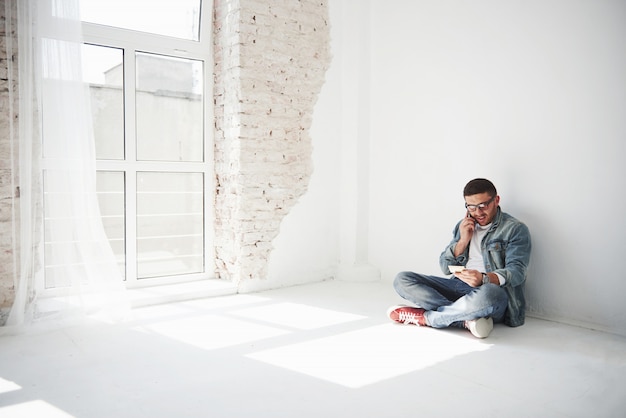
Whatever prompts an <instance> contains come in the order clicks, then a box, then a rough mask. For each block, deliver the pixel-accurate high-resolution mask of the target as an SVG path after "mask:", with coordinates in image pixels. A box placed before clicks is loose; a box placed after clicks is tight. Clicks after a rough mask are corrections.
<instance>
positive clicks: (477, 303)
mask: <svg viewBox="0 0 626 418" xmlns="http://www.w3.org/2000/svg"><path fill="white" fill-rule="evenodd" d="M463 196H464V198H465V208H466V209H467V212H466V216H465V217H464V218H463V219H462V220H461V221H459V222H458V223H457V224H456V226H455V228H454V231H453V238H452V241H451V242H450V244H448V246H447V247H446V248H445V249H444V251H443V252H442V253H441V256H440V257H439V265H440V266H441V269H442V270H443V272H444V273H445V274H451V271H450V267H452V266H462V267H461V270H459V271H458V272H455V273H454V274H453V275H452V276H450V277H446V278H444V277H436V276H427V275H423V274H417V273H413V272H410V271H405V272H401V273H399V274H398V275H397V276H396V278H395V280H394V283H393V286H394V289H395V290H396V292H398V294H399V295H400V296H401V297H402V298H404V299H406V300H407V301H409V302H411V303H412V304H413V305H415V307H411V306H404V305H397V306H393V307H391V308H389V310H388V312H387V313H388V315H389V317H390V318H391V319H392V320H394V321H396V322H400V323H405V324H414V325H420V326H430V327H433V328H445V327H448V326H456V327H464V328H467V329H469V330H470V332H471V333H472V334H473V335H474V336H476V337H477V338H486V337H487V336H489V333H490V332H491V330H492V329H493V323H494V322H496V323H497V322H504V323H505V324H506V325H508V326H511V327H517V326H520V325H523V324H524V319H525V309H526V301H525V299H524V283H525V281H526V271H527V268H528V263H529V261H530V250H531V242H530V233H529V231H528V228H527V227H526V225H524V224H523V223H522V222H520V221H518V220H517V219H515V218H514V217H512V216H511V215H509V214H507V213H504V212H502V210H501V209H500V196H498V193H497V191H496V188H495V186H494V185H493V183H492V182H490V181H489V180H486V179H480V178H479V179H474V180H471V181H470V182H469V183H467V185H466V186H465V188H464V189H463Z"/></svg>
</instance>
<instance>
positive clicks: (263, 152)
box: [214, 0, 330, 283]
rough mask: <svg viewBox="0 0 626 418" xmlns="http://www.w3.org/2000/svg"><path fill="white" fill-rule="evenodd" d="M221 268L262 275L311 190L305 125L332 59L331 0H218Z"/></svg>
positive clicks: (225, 273) (234, 274) (231, 275)
mask: <svg viewBox="0 0 626 418" xmlns="http://www.w3.org/2000/svg"><path fill="white" fill-rule="evenodd" d="M214 34H215V42H214V46H215V82H216V85H215V116H216V118H215V120H216V131H215V169H216V182H217V195H216V201H215V218H216V219H215V244H216V245H215V250H216V258H217V266H216V267H217V271H216V274H217V276H218V277H220V278H226V279H231V280H233V281H235V282H236V283H238V282H239V281H240V280H242V279H249V278H252V279H258V278H265V277H266V275H267V264H268V261H269V255H270V253H271V251H272V240H273V239H274V238H275V237H276V236H277V235H278V232H279V227H280V223H281V220H282V219H283V218H284V216H285V215H286V214H287V213H288V212H289V210H290V209H291V208H292V207H293V205H294V204H295V203H296V201H297V200H298V198H299V197H300V196H301V195H302V194H303V193H304V192H305V191H306V189H307V185H308V182H309V178H310V175H311V171H312V165H311V138H310V137H309V128H310V126H311V119H312V113H313V107H314V105H315V102H316V100H317V96H318V94H319V92H320V90H321V87H322V85H323V83H324V76H325V73H326V70H327V68H328V66H329V63H330V49H329V43H330V37H329V25H328V6H327V4H326V2H325V0H282V1H261V0H215V17H214Z"/></svg>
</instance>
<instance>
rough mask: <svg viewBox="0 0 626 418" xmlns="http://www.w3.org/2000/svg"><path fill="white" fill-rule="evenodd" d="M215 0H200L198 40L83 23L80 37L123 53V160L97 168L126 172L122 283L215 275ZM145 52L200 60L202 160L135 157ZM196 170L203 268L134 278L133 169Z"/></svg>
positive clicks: (152, 283) (135, 284) (99, 164)
mask: <svg viewBox="0 0 626 418" xmlns="http://www.w3.org/2000/svg"><path fill="white" fill-rule="evenodd" d="M212 11H213V1H212V0H202V6H201V13H200V41H192V40H185V39H176V38H171V37H167V36H162V35H154V34H148V33H144V32H137V31H133V30H128V29H121V28H113V27H109V26H103V25H98V24H94V23H88V22H83V24H82V26H83V37H84V42H85V43H88V44H93V45H100V46H105V47H112V48H120V49H122V50H123V54H124V57H123V58H124V66H123V68H124V136H125V142H124V143H125V160H124V161H121V160H120V161H118V160H98V161H97V163H96V168H97V170H98V171H117V172H120V171H121V172H125V173H126V179H125V185H126V187H125V199H124V200H125V203H126V208H125V214H126V216H125V239H126V241H125V242H126V245H125V247H126V256H125V266H126V272H125V277H126V281H125V283H126V287H127V288H136V287H147V286H157V285H163V284H174V283H181V282H189V281H194V280H203V279H211V278H214V277H215V271H214V270H215V268H214V264H215V262H214V260H215V254H214V229H213V225H214V205H213V202H214V191H215V179H214V177H215V176H214V175H213V172H214V157H213V155H214V152H213V128H212V127H213V115H214V111H213V76H212V74H213V46H212V42H213V41H212V18H213V12H212ZM137 52H140V53H142V52H143V53H149V54H158V55H165V56H171V57H177V58H184V59H193V60H200V61H203V62H204V65H203V71H204V82H203V89H204V91H203V97H204V111H203V115H204V129H203V132H204V155H203V161H201V162H170V161H164V162H161V161H136V143H137V142H136V129H135V128H136V126H135V94H134V92H135V84H136V78H135V64H136V62H135V54H136V53H137ZM138 171H139V172H195V173H203V176H204V271H203V272H202V273H193V274H181V275H175V276H164V277H155V278H143V279H138V278H137V245H136V243H137V234H136V231H137V225H136V219H137V217H136V214H137V208H136V194H137V193H136V192H137V190H136V181H135V179H136V174H137V172H138Z"/></svg>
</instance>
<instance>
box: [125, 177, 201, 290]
mask: <svg viewBox="0 0 626 418" xmlns="http://www.w3.org/2000/svg"><path fill="white" fill-rule="evenodd" d="M203 183H204V179H203V175H202V173H153V172H150V173H148V172H142V173H137V278H148V277H157V276H169V275H176V274H186V273H200V272H203V271H204V256H203V254H204V239H203V232H204V205H203V200H204V197H203V190H204V184H203Z"/></svg>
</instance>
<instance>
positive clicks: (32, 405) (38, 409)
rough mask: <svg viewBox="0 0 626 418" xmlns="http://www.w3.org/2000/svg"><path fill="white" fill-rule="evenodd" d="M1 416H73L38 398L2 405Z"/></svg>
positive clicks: (26, 417) (17, 417)
mask: <svg viewBox="0 0 626 418" xmlns="http://www.w3.org/2000/svg"><path fill="white" fill-rule="evenodd" d="M0 417H7V418H9V417H10V418H33V417H46V418H73V415H70V414H68V413H66V412H64V411H62V410H60V409H58V408H56V407H55V406H53V405H50V404H49V403H47V402H45V401H42V400H36V401H29V402H24V403H20V404H16V405H10V406H5V407H0Z"/></svg>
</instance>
